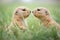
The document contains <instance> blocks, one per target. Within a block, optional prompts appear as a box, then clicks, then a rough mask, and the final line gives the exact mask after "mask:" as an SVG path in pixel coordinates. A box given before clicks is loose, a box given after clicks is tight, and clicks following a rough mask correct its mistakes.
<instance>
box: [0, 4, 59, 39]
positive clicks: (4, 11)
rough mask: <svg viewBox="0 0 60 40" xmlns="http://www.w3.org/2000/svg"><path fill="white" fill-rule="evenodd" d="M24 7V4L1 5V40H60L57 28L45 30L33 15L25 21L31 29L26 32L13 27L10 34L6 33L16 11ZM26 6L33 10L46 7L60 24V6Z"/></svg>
mask: <svg viewBox="0 0 60 40" xmlns="http://www.w3.org/2000/svg"><path fill="white" fill-rule="evenodd" d="M23 5H24V4H18V5H17V4H10V5H8V4H7V5H0V40H60V34H59V31H57V30H56V28H55V27H50V28H48V29H47V28H45V27H44V26H43V25H42V24H40V21H39V20H38V19H37V18H35V17H34V16H33V14H32V13H31V15H30V16H29V17H28V18H27V19H26V20H25V21H26V22H27V24H28V28H29V29H27V30H26V31H25V32H23V31H22V30H20V29H19V28H18V26H14V27H12V29H11V31H10V32H9V31H5V30H6V28H7V27H8V25H9V24H10V22H11V19H12V14H13V11H14V9H15V8H16V7H19V6H23ZM33 5H34V6H33ZM24 6H27V7H28V8H30V9H31V10H32V9H34V8H35V7H38V6H40V7H41V6H42V7H46V8H48V9H49V10H50V11H51V15H52V17H53V18H54V19H55V20H56V21H57V22H58V23H60V19H59V18H60V14H59V13H60V11H59V10H60V7H59V6H56V5H54V6H53V5H49V4H45V5H44V4H39V5H38V4H30V5H28V4H27V5H24Z"/></svg>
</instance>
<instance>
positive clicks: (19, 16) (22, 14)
mask: <svg viewBox="0 0 60 40" xmlns="http://www.w3.org/2000/svg"><path fill="white" fill-rule="evenodd" d="M30 13H31V11H30V10H29V9H28V8H26V7H18V8H16V9H15V10H14V14H13V17H12V22H11V24H10V27H11V26H14V25H15V24H17V25H18V26H19V28H20V29H22V30H25V29H26V25H25V22H24V19H26V18H27V17H28V16H29V15H30Z"/></svg>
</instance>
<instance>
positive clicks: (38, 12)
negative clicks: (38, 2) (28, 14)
mask: <svg viewBox="0 0 60 40" xmlns="http://www.w3.org/2000/svg"><path fill="white" fill-rule="evenodd" d="M32 13H33V15H34V16H35V17H37V18H42V17H46V16H49V11H48V10H47V9H46V8H43V7H40V8H36V9H34V10H33V11H32Z"/></svg>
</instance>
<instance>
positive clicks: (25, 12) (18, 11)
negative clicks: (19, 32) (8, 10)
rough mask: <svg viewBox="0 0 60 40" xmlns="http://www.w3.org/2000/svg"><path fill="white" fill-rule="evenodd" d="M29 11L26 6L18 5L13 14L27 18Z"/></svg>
mask: <svg viewBox="0 0 60 40" xmlns="http://www.w3.org/2000/svg"><path fill="white" fill-rule="evenodd" d="M30 13H31V11H30V10H29V9H28V8H26V7H18V8H17V9H16V10H15V15H16V16H20V17H21V16H23V17H24V18H27V17H28V16H29V15H30Z"/></svg>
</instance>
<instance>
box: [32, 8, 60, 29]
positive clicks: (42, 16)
mask: <svg viewBox="0 0 60 40" xmlns="http://www.w3.org/2000/svg"><path fill="white" fill-rule="evenodd" d="M38 9H40V10H38ZM32 12H33V15H34V16H35V17H37V18H38V19H39V20H41V21H42V23H43V24H44V26H46V27H49V26H50V25H55V26H56V27H58V28H59V29H60V25H59V24H58V23H56V21H55V20H53V18H52V17H51V15H50V12H49V10H48V9H46V8H44V7H39V8H36V9H34V10H33V11H32Z"/></svg>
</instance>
